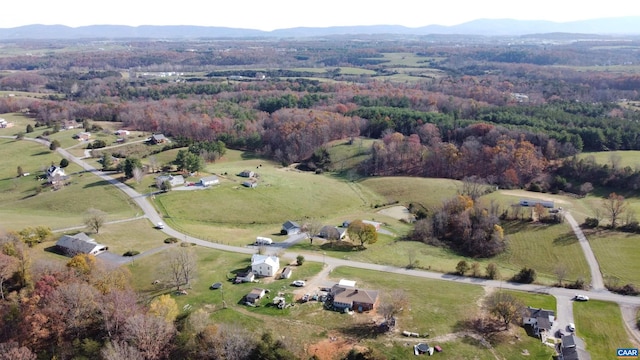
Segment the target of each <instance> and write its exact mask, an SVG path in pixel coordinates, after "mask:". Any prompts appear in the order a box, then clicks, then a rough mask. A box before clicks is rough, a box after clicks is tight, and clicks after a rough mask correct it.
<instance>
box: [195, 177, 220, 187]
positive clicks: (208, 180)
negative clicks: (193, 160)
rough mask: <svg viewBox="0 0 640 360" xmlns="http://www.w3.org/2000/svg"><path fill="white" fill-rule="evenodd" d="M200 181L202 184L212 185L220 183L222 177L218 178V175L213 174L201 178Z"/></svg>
mask: <svg viewBox="0 0 640 360" xmlns="http://www.w3.org/2000/svg"><path fill="white" fill-rule="evenodd" d="M199 182H200V185H202V186H211V185H217V184H220V179H218V177H217V176H215V175H211V176H205V177H203V178H201V179H200V181H199Z"/></svg>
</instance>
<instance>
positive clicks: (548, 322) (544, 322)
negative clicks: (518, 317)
mask: <svg viewBox="0 0 640 360" xmlns="http://www.w3.org/2000/svg"><path fill="white" fill-rule="evenodd" d="M554 321H555V312H554V311H553V310H546V309H542V308H539V309H538V308H532V307H531V306H529V307H527V308H526V310H525V314H524V316H523V319H522V323H523V325H524V326H525V327H531V330H532V332H533V335H535V336H537V337H539V338H540V339H542V340H543V341H544V340H545V339H546V337H547V336H549V334H550V332H551V327H552V326H553V322H554Z"/></svg>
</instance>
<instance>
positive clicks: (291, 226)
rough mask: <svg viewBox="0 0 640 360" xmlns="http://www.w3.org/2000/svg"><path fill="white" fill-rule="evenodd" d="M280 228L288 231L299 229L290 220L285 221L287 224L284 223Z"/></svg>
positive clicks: (298, 226) (296, 224)
mask: <svg viewBox="0 0 640 360" xmlns="http://www.w3.org/2000/svg"><path fill="white" fill-rule="evenodd" d="M282 228H283V229H285V230H289V229H295V228H298V229H299V228H300V225H298V223H296V222H294V221H291V220H287V222H285V223H284V224H282Z"/></svg>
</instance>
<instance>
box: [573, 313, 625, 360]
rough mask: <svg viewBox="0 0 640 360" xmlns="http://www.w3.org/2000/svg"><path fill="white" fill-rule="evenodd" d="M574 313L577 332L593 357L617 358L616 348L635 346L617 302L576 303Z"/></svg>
mask: <svg viewBox="0 0 640 360" xmlns="http://www.w3.org/2000/svg"><path fill="white" fill-rule="evenodd" d="M573 315H574V317H575V324H576V334H577V335H578V337H580V338H582V339H583V340H584V341H585V343H586V346H587V351H588V352H589V353H590V355H591V358H592V359H615V358H616V353H615V351H616V349H618V348H628V347H633V346H632V345H633V344H632V343H631V341H630V340H629V336H628V335H627V332H626V331H625V330H624V322H623V320H622V314H621V313H620V307H619V306H618V305H617V304H615V303H611V302H604V301H597V300H589V301H588V302H581V303H575V304H574V305H573Z"/></svg>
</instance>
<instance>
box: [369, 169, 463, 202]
mask: <svg viewBox="0 0 640 360" xmlns="http://www.w3.org/2000/svg"><path fill="white" fill-rule="evenodd" d="M359 184H360V185H361V186H362V187H364V188H368V189H370V190H371V191H373V192H374V193H376V194H379V195H380V196H383V197H384V198H385V199H386V202H387V203H393V202H396V201H397V202H399V204H400V205H405V206H407V205H409V204H410V203H416V204H421V205H423V206H424V207H426V208H427V209H429V208H431V207H434V206H439V205H440V204H442V201H443V200H446V199H449V198H452V197H454V196H456V194H457V193H458V190H459V189H460V186H461V185H462V183H461V182H459V181H456V180H450V179H427V178H414V177H402V176H398V177H372V178H367V179H364V180H362V181H360V182H359Z"/></svg>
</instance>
